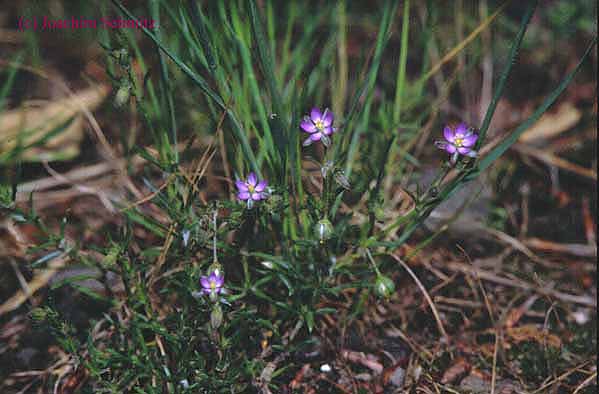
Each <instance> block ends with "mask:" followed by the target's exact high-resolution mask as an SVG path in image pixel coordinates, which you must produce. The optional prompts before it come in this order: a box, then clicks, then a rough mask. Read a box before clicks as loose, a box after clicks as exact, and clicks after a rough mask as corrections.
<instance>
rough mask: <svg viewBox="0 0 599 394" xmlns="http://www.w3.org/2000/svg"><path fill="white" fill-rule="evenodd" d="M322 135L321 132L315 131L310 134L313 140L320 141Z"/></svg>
mask: <svg viewBox="0 0 599 394" xmlns="http://www.w3.org/2000/svg"><path fill="white" fill-rule="evenodd" d="M321 137H322V134H320V133H314V134H312V135H311V136H310V139H311V140H312V141H320V138H321Z"/></svg>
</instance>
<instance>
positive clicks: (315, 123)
mask: <svg viewBox="0 0 599 394" xmlns="http://www.w3.org/2000/svg"><path fill="white" fill-rule="evenodd" d="M314 126H316V128H317V129H318V130H322V129H324V122H323V121H322V120H317V121H316V122H314Z"/></svg>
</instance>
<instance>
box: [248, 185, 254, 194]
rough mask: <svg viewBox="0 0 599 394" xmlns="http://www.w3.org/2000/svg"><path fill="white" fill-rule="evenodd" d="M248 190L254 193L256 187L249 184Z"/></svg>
mask: <svg viewBox="0 0 599 394" xmlns="http://www.w3.org/2000/svg"><path fill="white" fill-rule="evenodd" d="M248 190H249V192H250V193H253V192H254V191H255V190H256V186H254V185H252V184H249V185H248Z"/></svg>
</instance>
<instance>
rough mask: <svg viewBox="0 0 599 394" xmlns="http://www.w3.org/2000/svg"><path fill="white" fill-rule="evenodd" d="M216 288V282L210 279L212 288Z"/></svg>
mask: <svg viewBox="0 0 599 394" xmlns="http://www.w3.org/2000/svg"><path fill="white" fill-rule="evenodd" d="M214 289H216V282H215V281H210V290H214Z"/></svg>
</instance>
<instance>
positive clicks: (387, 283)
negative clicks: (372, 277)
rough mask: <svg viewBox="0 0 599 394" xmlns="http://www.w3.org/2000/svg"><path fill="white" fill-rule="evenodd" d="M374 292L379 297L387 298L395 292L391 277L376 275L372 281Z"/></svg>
mask: <svg viewBox="0 0 599 394" xmlns="http://www.w3.org/2000/svg"><path fill="white" fill-rule="evenodd" d="M374 292H375V293H376V295H377V296H379V297H382V298H389V297H390V296H391V294H393V293H394V292H395V283H394V282H393V279H391V278H389V277H387V276H384V275H378V276H377V278H376V282H375V283H374Z"/></svg>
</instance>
